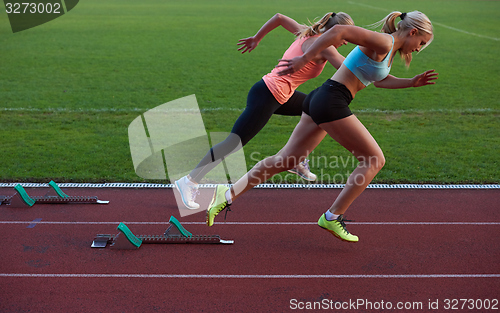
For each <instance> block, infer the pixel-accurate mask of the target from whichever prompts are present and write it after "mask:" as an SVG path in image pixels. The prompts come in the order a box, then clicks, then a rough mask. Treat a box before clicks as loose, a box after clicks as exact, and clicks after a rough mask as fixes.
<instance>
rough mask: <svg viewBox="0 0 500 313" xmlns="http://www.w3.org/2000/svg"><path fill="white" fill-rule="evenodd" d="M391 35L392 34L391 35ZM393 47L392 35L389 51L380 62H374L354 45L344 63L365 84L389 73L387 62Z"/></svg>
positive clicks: (381, 78)
mask: <svg viewBox="0 0 500 313" xmlns="http://www.w3.org/2000/svg"><path fill="white" fill-rule="evenodd" d="M391 37H392V35H391ZM393 48H394V37H392V48H391V51H389V53H388V54H387V55H386V57H385V58H384V59H383V60H382V61H381V62H376V61H373V60H372V59H370V58H369V57H367V56H366V54H364V53H363V52H362V51H361V49H359V46H356V48H354V49H353V50H352V51H351V53H349V55H348V56H347V57H346V58H345V60H344V65H345V66H346V67H347V68H348V69H349V70H350V71H351V72H352V73H353V74H354V75H355V76H356V77H357V78H358V79H359V80H360V81H361V82H362V83H363V84H364V85H365V86H368V85H369V84H371V83H373V82H377V81H381V80H383V79H384V78H386V77H387V75H389V72H390V71H391V66H392V64H389V60H390V58H391V53H392V49H393Z"/></svg>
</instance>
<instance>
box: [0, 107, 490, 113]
mask: <svg viewBox="0 0 500 313" xmlns="http://www.w3.org/2000/svg"><path fill="white" fill-rule="evenodd" d="M147 110H148V109H139V108H121V109H116V108H100V109H92V108H29V107H28V108H20V107H17V108H0V112H20V113H23V112H34V113H42V112H49V113H137V114H141V113H144V112H146V111H147ZM243 110H244V108H222V107H216V108H204V109H200V112H201V113H204V112H218V111H222V112H224V111H226V112H227V111H235V112H243ZM353 111H354V112H355V113H367V114H377V113H380V114H427V113H461V114H476V113H499V112H500V110H498V109H494V108H466V109H428V110H421V109H407V110H399V109H398V110H380V109H371V108H368V109H359V110H356V109H353ZM183 112H197V110H184V111H183Z"/></svg>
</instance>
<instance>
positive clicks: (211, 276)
mask: <svg viewBox="0 0 500 313" xmlns="http://www.w3.org/2000/svg"><path fill="white" fill-rule="evenodd" d="M0 277H16V278H206V279H214V278H215V279H229V278H236V279H335V278H337V279H346V278H347V279H367V278H372V279H408V278H499V277H500V274H401V275H397V274H396V275H383V274H382V275H363V274H354V275H298V274H289V275H272V274H271V275H259V274H256V275H217V274H55V273H54V274H34V273H30V274H24V273H0Z"/></svg>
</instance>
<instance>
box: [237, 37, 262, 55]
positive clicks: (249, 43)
mask: <svg viewBox="0 0 500 313" xmlns="http://www.w3.org/2000/svg"><path fill="white" fill-rule="evenodd" d="M259 42H260V41H259V40H257V39H255V37H248V38H243V39H240V40H238V43H237V45H238V46H241V47H240V48H238V51H241V50H243V51H241V53H242V54H243V53H245V52H247V51H248V52H250V51H252V50H253V49H255V48H256V47H257V46H258V45H259Z"/></svg>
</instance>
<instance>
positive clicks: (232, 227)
mask: <svg viewBox="0 0 500 313" xmlns="http://www.w3.org/2000/svg"><path fill="white" fill-rule="evenodd" d="M63 190H64V191H65V192H66V193H67V194H70V195H82V196H98V197H99V199H101V200H110V204H108V205H97V204H58V205H48V204H35V206H33V207H31V208H25V209H15V208H10V207H8V206H5V205H2V206H0V229H1V230H0V236H1V238H2V245H3V249H2V252H1V257H0V312H287V311H308V312H311V311H313V310H310V309H309V310H306V309H307V308H313V307H314V306H315V305H316V308H317V309H318V308H322V309H329V310H330V309H331V311H337V312H340V311H342V312H371V311H379V310H378V309H383V308H385V309H386V308H388V307H389V306H390V307H391V308H392V309H393V311H404V310H399V309H398V306H402V308H403V309H404V308H405V306H406V308H411V309H410V310H407V311H408V312H428V311H429V312H442V311H445V309H446V308H447V307H449V308H450V309H451V308H453V307H455V308H458V309H461V308H462V307H463V308H464V311H469V312H473V311H477V310H466V309H467V308H468V307H474V308H475V306H476V305H479V304H480V303H483V305H489V306H490V307H495V304H494V303H495V301H498V300H495V299H500V295H499V290H500V267H499V260H500V245H499V239H500V210H499V208H500V207H499V203H500V190H470V189H461V190H421V189H367V190H366V191H365V192H364V193H363V194H362V195H361V196H360V197H359V198H358V199H357V200H356V201H355V203H354V204H353V205H352V207H351V208H350V209H349V211H348V212H347V214H346V218H347V219H349V220H353V222H348V223H347V225H348V229H349V230H350V231H351V232H352V233H354V234H356V235H358V236H359V237H360V242H359V243H356V244H351V243H345V242H342V241H340V240H338V239H336V238H334V237H333V236H332V235H331V234H329V233H328V232H326V231H324V230H322V229H321V228H319V227H318V226H317V225H316V221H317V219H318V218H319V216H320V215H321V214H322V213H323V212H324V211H326V209H327V208H328V207H329V206H330V204H331V202H332V201H333V199H334V198H335V197H336V195H337V194H338V193H339V191H340V190H338V189H311V190H308V189H280V190H276V189H254V190H251V191H250V192H248V193H247V194H245V195H244V196H242V197H241V198H240V199H238V201H237V202H235V204H233V206H232V207H231V208H232V211H231V212H229V213H228V215H227V222H226V223H224V222H223V219H224V218H223V214H222V215H221V216H218V218H217V219H216V224H215V225H214V226H213V227H210V228H208V227H206V226H205V225H204V220H205V216H204V214H203V213H198V214H194V215H189V216H187V217H182V218H181V217H180V216H179V211H178V209H177V207H176V205H175V199H174V195H173V191H172V190H171V189H118V188H116V189H115V188H110V189H108V188H102V189H79V188H68V189H63ZM27 191H28V193H29V194H30V195H32V196H38V195H43V193H44V191H42V188H27ZM209 193H210V191H209V190H204V191H203V192H202V199H203V201H204V202H206V201H208V200H207V199H208V198H209V197H210V195H209ZM12 194H13V191H12V189H10V188H0V195H12ZM171 215H173V216H175V217H177V218H178V219H179V221H180V222H181V223H182V224H183V225H184V226H185V227H186V228H187V229H188V230H189V231H190V232H192V233H193V234H207V235H211V234H219V235H220V236H221V237H222V238H223V239H232V240H234V241H235V244H234V245H191V244H178V245H143V246H142V247H141V248H140V249H139V250H133V251H128V250H127V251H125V250H112V249H109V248H107V249H92V248H90V244H91V242H92V240H93V238H94V236H95V235H96V234H98V233H110V234H115V233H117V232H118V231H117V230H116V226H117V225H118V223H119V222H125V223H126V224H127V225H128V226H129V228H130V229H131V230H132V231H133V232H134V233H135V234H137V235H140V234H162V233H163V232H164V230H165V229H166V227H167V226H168V219H169V217H170V216H171ZM447 299H449V300H447ZM453 299H456V301H455V300H453ZM460 299H472V300H474V306H472V305H471V304H470V302H465V304H464V302H463V301H460ZM478 300H479V301H478ZM486 300H488V301H489V302H487V301H486ZM488 303H490V304H488ZM496 303H497V304H496V308H499V307H500V304H498V302H496ZM342 307H343V309H342ZM301 308H304V310H301ZM433 308H437V309H438V310H431V309H433ZM337 309H338V310H337ZM455 311H457V310H455ZM458 311H461V310H458ZM479 311H484V309H482V310H479ZM487 311H493V312H495V311H496V310H491V309H490V310H487Z"/></svg>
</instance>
